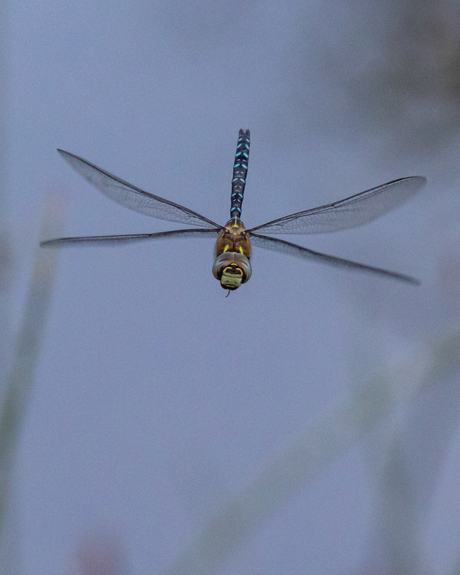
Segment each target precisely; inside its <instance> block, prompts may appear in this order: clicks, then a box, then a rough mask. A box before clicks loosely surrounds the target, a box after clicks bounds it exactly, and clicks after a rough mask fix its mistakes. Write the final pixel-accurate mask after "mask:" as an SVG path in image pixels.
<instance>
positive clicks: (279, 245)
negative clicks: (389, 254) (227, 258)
mask: <svg viewBox="0 0 460 575" xmlns="http://www.w3.org/2000/svg"><path fill="white" fill-rule="evenodd" d="M250 237H251V243H252V245H254V246H257V247H259V248H263V249H267V250H272V251H277V252H280V253H283V254H287V255H292V256H297V257H300V258H304V259H311V260H313V261H318V262H321V263H326V264H330V265H335V266H339V267H345V268H348V269H351V270H358V271H363V272H368V273H372V274H375V275H380V276H384V277H388V278H392V279H396V280H400V281H404V282H406V283H410V284H413V285H420V281H419V280H418V279H416V278H413V277H411V276H408V275H405V274H400V273H397V272H392V271H389V270H385V269H382V268H376V267H374V266H368V265H365V264H360V263H357V262H353V261H351V260H346V259H343V258H338V257H336V256H330V255H327V254H322V253H320V252H315V251H313V250H309V249H308V248H304V247H303V246H299V245H297V244H293V243H291V242H286V241H285V240H280V239H279V238H270V237H268V236H264V235H261V234H254V233H251V234H250ZM254 240H255V241H254Z"/></svg>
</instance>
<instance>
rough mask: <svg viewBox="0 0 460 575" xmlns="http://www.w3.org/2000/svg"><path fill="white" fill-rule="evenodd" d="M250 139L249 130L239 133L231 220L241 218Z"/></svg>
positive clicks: (234, 169) (234, 166)
mask: <svg viewBox="0 0 460 575" xmlns="http://www.w3.org/2000/svg"><path fill="white" fill-rule="evenodd" d="M249 138H250V134H249V130H240V131H239V134H238V144H237V146H236V155H235V163H234V165H233V179H232V204H231V208H230V217H231V218H240V217H241V205H242V203H243V197H244V187H245V185H246V175H247V173H248V161H249V144H250V139H249Z"/></svg>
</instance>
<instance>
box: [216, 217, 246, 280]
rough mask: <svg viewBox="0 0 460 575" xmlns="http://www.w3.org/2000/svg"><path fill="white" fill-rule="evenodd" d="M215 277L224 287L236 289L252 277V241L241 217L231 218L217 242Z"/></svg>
mask: <svg viewBox="0 0 460 575" xmlns="http://www.w3.org/2000/svg"><path fill="white" fill-rule="evenodd" d="M215 256H216V259H215V261H214V265H213V267H212V273H213V274H214V277H215V278H216V279H218V280H219V281H220V285H221V286H222V287H223V288H224V289H230V290H235V289H237V288H239V287H240V285H241V284H243V283H245V282H247V281H248V280H249V278H250V277H251V273H252V268H251V263H250V261H249V259H250V257H251V242H250V240H249V234H248V233H247V232H246V228H245V227H244V224H243V222H242V221H241V220H240V219H239V218H232V219H231V220H229V221H228V222H227V223H226V224H225V227H224V228H223V229H222V231H221V232H220V233H219V237H218V238H217V242H216V251H215Z"/></svg>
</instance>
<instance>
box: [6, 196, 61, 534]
mask: <svg viewBox="0 0 460 575" xmlns="http://www.w3.org/2000/svg"><path fill="white" fill-rule="evenodd" d="M63 216H64V210H63V209H62V208H61V207H60V206H59V205H58V204H57V203H56V202H55V201H53V202H49V203H48V205H47V206H46V208H45V215H44V221H43V235H45V236H46V237H49V236H53V235H56V233H58V232H59V230H60V229H61V224H62V221H63ZM57 256H58V252H55V251H53V250H41V249H39V248H38V242H37V254H36V257H35V263H34V267H33V271H32V276H31V279H30V284H29V289H28V293H27V299H26V304H25V310H24V315H23V320H22V325H21V326H20V329H19V334H18V339H17V343H16V347H15V350H14V356H13V361H12V363H11V369H10V371H9V373H8V374H7V376H6V381H5V392H4V395H3V403H2V405H1V408H0V541H1V539H2V538H3V536H4V533H3V528H4V525H5V514H6V512H7V509H8V504H9V495H10V493H9V491H10V483H11V476H12V473H13V469H14V460H15V454H16V451H17V446H18V442H19V440H20V436H21V429H22V424H23V421H24V416H25V414H26V409H27V404H28V400H29V398H30V393H31V389H32V384H33V380H34V370H35V366H36V363H37V358H38V353H39V350H40V344H41V340H42V334H43V328H44V326H45V321H46V316H47V312H48V307H49V303H50V299H51V291H52V286H53V282H54V276H55V270H56V263H57Z"/></svg>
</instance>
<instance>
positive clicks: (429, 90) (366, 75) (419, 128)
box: [328, 0, 460, 148]
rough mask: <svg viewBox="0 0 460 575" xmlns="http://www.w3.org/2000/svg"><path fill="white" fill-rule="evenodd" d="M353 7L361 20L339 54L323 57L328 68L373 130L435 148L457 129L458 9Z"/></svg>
mask: <svg viewBox="0 0 460 575" xmlns="http://www.w3.org/2000/svg"><path fill="white" fill-rule="evenodd" d="M356 8H357V11H358V14H361V15H364V21H361V26H360V28H359V29H358V30H356V33H355V34H353V35H351V36H350V37H349V38H348V39H347V40H345V42H344V44H345V46H344V48H345V49H344V50H343V51H342V50H340V53H338V52H335V53H331V52H330V53H329V56H328V60H329V64H330V65H331V67H330V68H329V69H330V70H333V71H334V72H335V74H338V75H339V76H341V79H342V83H343V85H344V86H345V88H346V91H347V93H348V95H349V97H350V98H351V100H352V101H353V102H354V105H355V106H356V107H358V108H359V110H360V112H361V113H363V114H364V115H365V118H366V121H367V122H370V125H371V126H378V127H379V128H380V127H382V125H386V126H387V127H388V128H389V129H390V130H392V131H393V132H396V133H398V132H399V134H400V135H401V137H402V138H403V139H405V138H406V137H409V138H411V139H416V140H417V143H418V144H419V146H421V147H424V146H425V147H427V148H432V147H433V146H436V145H438V144H440V143H441V142H442V140H444V139H445V138H446V137H449V136H450V135H451V134H452V133H454V132H455V131H456V130H457V129H458V126H459V124H460V5H459V4H458V3H452V2H450V1H448V0H422V1H420V0H403V1H401V0H398V1H396V0H385V1H383V2H378V3H372V4H369V3H366V4H364V3H362V2H360V3H359V4H358V5H357V6H356ZM344 60H345V61H344Z"/></svg>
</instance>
